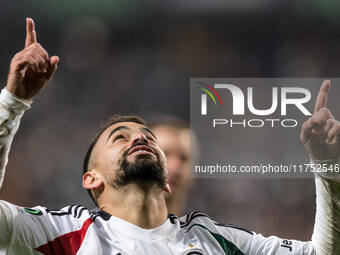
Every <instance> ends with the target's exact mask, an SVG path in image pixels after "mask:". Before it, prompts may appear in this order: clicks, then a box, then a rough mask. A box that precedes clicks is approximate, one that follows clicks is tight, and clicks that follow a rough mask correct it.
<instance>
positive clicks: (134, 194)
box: [98, 184, 168, 229]
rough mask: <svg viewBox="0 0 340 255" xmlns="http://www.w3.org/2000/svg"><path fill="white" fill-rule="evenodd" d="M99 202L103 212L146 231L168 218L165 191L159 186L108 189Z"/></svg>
mask: <svg viewBox="0 0 340 255" xmlns="http://www.w3.org/2000/svg"><path fill="white" fill-rule="evenodd" d="M98 202H99V208H100V209H101V210H103V211H105V212H107V213H109V214H111V215H113V216H115V217H118V218H120V219H122V220H125V221H127V222H130V223H132V224H134V225H136V226H139V227H141V228H145V229H151V228H156V227H158V226H160V225H162V224H163V223H164V222H165V221H166V220H167V217H168V211H167V208H166V204H165V199H164V194H163V191H162V190H160V188H159V187H158V186H157V185H152V186H151V187H140V186H139V185H136V184H129V185H127V186H125V187H122V188H119V189H113V188H106V189H105V190H104V191H103V193H102V194H101V196H100V198H99V201H98Z"/></svg>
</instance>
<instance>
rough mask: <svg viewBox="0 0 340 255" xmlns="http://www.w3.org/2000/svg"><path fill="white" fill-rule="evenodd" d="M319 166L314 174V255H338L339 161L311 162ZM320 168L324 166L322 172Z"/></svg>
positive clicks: (339, 220) (339, 217)
mask: <svg viewBox="0 0 340 255" xmlns="http://www.w3.org/2000/svg"><path fill="white" fill-rule="evenodd" d="M311 163H312V164H313V163H314V164H315V163H318V164H321V165H319V166H318V167H317V169H318V170H321V171H319V172H318V173H317V174H316V178H315V185H316V216H315V226H314V231H313V237H312V243H313V246H314V248H315V250H316V254H321V255H322V254H340V181H339V180H340V179H339V176H340V173H339V171H338V170H339V167H340V160H339V159H336V160H324V161H317V162H315V161H314V162H313V161H312V162H311ZM321 166H325V168H324V169H325V170H327V171H325V172H324V171H322V170H323V169H321V168H322V167H321Z"/></svg>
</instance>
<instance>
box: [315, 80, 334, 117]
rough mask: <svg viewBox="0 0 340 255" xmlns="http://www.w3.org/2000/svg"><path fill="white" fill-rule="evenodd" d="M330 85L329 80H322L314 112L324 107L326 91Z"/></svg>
mask: <svg viewBox="0 0 340 255" xmlns="http://www.w3.org/2000/svg"><path fill="white" fill-rule="evenodd" d="M330 85H331V82H330V81H329V80H324V81H323V83H322V85H321V87H320V91H319V94H318V96H317V98H316V102H315V108H314V112H318V111H319V110H320V109H321V108H322V107H326V104H327V96H328V91H329V87H330Z"/></svg>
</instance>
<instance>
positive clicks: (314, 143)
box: [300, 80, 340, 160]
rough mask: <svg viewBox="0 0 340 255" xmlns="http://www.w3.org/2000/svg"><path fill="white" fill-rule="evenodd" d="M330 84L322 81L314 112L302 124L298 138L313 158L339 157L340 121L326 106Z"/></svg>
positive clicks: (327, 81)
mask: <svg viewBox="0 0 340 255" xmlns="http://www.w3.org/2000/svg"><path fill="white" fill-rule="evenodd" d="M330 85H331V83H330V81H329V80H325V81H324V82H323V83H322V85H321V88H320V91H319V94H318V96H317V99H316V103H315V108H314V113H313V115H312V116H311V117H310V118H309V119H308V120H307V121H306V122H304V123H303V124H302V129H301V134H300V139H301V141H302V143H303V144H304V145H305V148H306V149H307V151H308V152H309V154H310V156H311V158H312V159H314V160H326V159H335V158H340V122H339V121H336V120H335V119H334V117H333V115H332V114H331V112H330V111H329V109H328V108H326V104H327V96H328V92H329V88H330Z"/></svg>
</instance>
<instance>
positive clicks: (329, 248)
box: [300, 80, 340, 254]
mask: <svg viewBox="0 0 340 255" xmlns="http://www.w3.org/2000/svg"><path fill="white" fill-rule="evenodd" d="M329 88H330V81H327V80H326V81H324V82H323V84H322V86H321V88H320V92H319V94H318V97H317V100H316V104H315V108H314V113H313V115H312V116H311V117H310V118H309V119H308V120H307V121H306V122H304V123H303V125H302V129H301V134H300V139H301V141H302V143H303V144H304V146H305V148H306V150H307V151H308V152H309V155H310V157H311V167H313V169H315V170H316V177H315V185H316V216H315V225H314V231H313V237H312V246H313V247H314V249H315V252H316V254H340V178H339V177H340V174H339V171H338V170H339V167H340V122H339V121H337V120H335V118H334V117H333V115H332V114H331V112H330V110H329V109H328V108H326V103H327V96H328V92H329Z"/></svg>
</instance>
